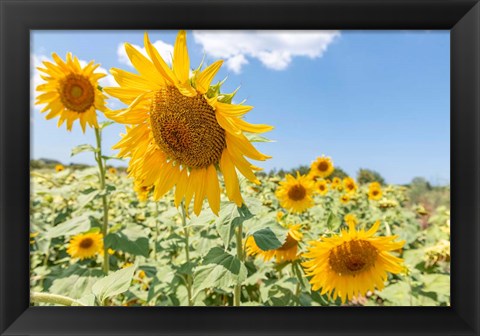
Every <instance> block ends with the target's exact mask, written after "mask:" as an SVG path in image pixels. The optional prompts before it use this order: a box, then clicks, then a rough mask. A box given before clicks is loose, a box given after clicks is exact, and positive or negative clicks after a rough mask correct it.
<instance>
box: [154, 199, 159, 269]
mask: <svg viewBox="0 0 480 336" xmlns="http://www.w3.org/2000/svg"><path fill="white" fill-rule="evenodd" d="M159 213H160V211H158V202H155V214H154V218H155V237H154V241H153V258H154V260H155V261H158V259H157V244H158V231H159V230H160V225H159V224H160V220H159V219H158V214H159Z"/></svg>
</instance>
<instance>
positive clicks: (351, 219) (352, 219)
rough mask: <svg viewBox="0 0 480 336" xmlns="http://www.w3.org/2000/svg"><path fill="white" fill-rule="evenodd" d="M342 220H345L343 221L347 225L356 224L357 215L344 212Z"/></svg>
mask: <svg viewBox="0 0 480 336" xmlns="http://www.w3.org/2000/svg"><path fill="white" fill-rule="evenodd" d="M343 220H344V221H345V223H347V225H348V226H350V225H353V226H356V225H357V223H358V219H357V216H355V215H354V214H351V213H348V214H346V215H345V216H344V217H343Z"/></svg>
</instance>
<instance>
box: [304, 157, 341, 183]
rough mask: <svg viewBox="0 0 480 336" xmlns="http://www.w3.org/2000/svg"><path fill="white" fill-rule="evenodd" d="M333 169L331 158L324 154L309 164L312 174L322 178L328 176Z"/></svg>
mask: <svg viewBox="0 0 480 336" xmlns="http://www.w3.org/2000/svg"><path fill="white" fill-rule="evenodd" d="M334 170H335V168H334V167H333V162H332V159H330V158H329V157H325V156H320V157H318V158H317V159H316V160H315V161H314V162H313V163H312V165H311V166H310V173H311V174H312V175H314V176H318V177H323V178H325V177H328V176H330V175H331V174H332V173H333V171H334Z"/></svg>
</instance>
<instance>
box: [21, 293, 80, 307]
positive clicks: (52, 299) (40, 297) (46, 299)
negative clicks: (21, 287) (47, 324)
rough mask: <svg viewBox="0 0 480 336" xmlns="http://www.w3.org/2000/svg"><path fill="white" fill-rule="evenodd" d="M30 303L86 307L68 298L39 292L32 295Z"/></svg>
mask: <svg viewBox="0 0 480 336" xmlns="http://www.w3.org/2000/svg"><path fill="white" fill-rule="evenodd" d="M30 301H31V302H32V303H51V304H56V305H62V306H85V305H84V304H83V303H80V302H79V301H77V300H74V299H71V298H69V297H67V296H63V295H56V294H49V293H39V292H32V293H30Z"/></svg>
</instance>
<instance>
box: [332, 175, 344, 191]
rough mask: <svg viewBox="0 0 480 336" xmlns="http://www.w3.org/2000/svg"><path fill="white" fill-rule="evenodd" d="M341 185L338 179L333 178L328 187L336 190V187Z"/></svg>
mask: <svg viewBox="0 0 480 336" xmlns="http://www.w3.org/2000/svg"><path fill="white" fill-rule="evenodd" d="M341 184H342V180H340V178H339V177H334V178H333V179H332V184H331V185H330V187H331V188H332V189H337V187H338V186H339V185H341Z"/></svg>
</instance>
